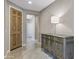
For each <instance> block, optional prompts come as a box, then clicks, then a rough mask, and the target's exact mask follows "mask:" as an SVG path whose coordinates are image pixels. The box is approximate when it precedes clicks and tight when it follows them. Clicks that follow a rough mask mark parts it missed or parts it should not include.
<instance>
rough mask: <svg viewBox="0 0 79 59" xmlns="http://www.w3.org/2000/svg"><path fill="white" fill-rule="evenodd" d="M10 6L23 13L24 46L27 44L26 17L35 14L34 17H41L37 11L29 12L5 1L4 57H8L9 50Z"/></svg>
mask: <svg viewBox="0 0 79 59" xmlns="http://www.w3.org/2000/svg"><path fill="white" fill-rule="evenodd" d="M9 5H11V6H13V7H16V8H19V9H21V10H22V11H23V44H26V22H25V21H26V15H27V14H34V15H37V16H38V15H39V13H38V12H35V11H29V10H25V9H22V8H20V7H19V6H17V5H15V4H13V3H11V2H8V1H7V0H5V16H4V17H5V20H4V22H5V24H4V25H5V30H4V33H5V34H4V55H5V56H6V54H7V51H8V50H9Z"/></svg>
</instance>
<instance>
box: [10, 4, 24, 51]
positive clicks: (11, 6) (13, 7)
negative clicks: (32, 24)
mask: <svg viewBox="0 0 79 59" xmlns="http://www.w3.org/2000/svg"><path fill="white" fill-rule="evenodd" d="M10 8H14V9H16V10H19V11H20V12H22V46H23V11H22V10H21V9H19V8H18V7H14V6H11V5H9V51H10Z"/></svg>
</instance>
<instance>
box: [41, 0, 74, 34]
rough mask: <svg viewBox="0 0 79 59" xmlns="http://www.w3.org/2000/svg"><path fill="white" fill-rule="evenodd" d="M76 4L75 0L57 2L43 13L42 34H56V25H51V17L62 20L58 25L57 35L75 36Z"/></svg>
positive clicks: (57, 0)
mask: <svg viewBox="0 0 79 59" xmlns="http://www.w3.org/2000/svg"><path fill="white" fill-rule="evenodd" d="M73 5H74V3H73V0H56V1H55V2H54V3H52V4H51V5H50V6H48V7H47V8H45V9H44V10H42V11H41V14H40V34H41V33H54V27H53V26H54V25H53V24H51V16H57V17H59V18H60V23H59V24H57V25H56V33H57V34H67V35H73V34H74V9H73V8H74V7H73Z"/></svg>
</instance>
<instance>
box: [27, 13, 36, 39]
mask: <svg viewBox="0 0 79 59" xmlns="http://www.w3.org/2000/svg"><path fill="white" fill-rule="evenodd" d="M27 15H33V16H34V17H35V32H34V33H35V40H36V15H34V14H30V13H27V14H26V17H27ZM26 28H27V18H26ZM26 33H27V29H26ZM26 35H27V34H26Z"/></svg>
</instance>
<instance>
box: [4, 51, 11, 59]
mask: <svg viewBox="0 0 79 59" xmlns="http://www.w3.org/2000/svg"><path fill="white" fill-rule="evenodd" d="M9 53H10V50H7V52H6V54H5V55H4V59H6V57H7V56H8V54H9Z"/></svg>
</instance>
